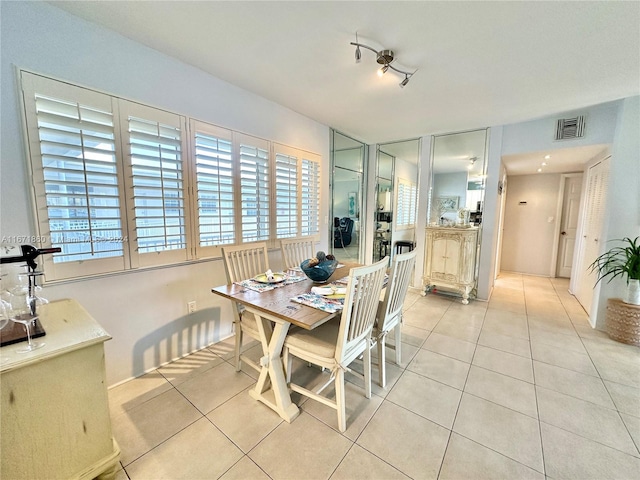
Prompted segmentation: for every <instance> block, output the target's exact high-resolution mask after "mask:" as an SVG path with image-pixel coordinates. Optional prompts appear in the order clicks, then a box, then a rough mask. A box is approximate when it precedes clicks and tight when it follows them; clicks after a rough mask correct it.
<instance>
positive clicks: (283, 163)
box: [275, 153, 298, 238]
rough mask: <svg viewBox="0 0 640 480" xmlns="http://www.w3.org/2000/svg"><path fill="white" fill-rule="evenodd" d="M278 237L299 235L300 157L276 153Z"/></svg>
mask: <svg viewBox="0 0 640 480" xmlns="http://www.w3.org/2000/svg"><path fill="white" fill-rule="evenodd" d="M275 158H276V215H277V218H276V238H288V237H295V236H297V235H298V159H297V158H296V157H294V156H291V155H285V154H283V153H276V154H275Z"/></svg>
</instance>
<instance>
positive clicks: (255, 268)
mask: <svg viewBox="0 0 640 480" xmlns="http://www.w3.org/2000/svg"><path fill="white" fill-rule="evenodd" d="M222 258H223V260H224V270H225V273H226V274H227V283H229V284H232V283H233V282H238V281H242V280H247V279H249V278H253V277H255V276H256V275H259V274H261V273H264V272H266V271H267V270H269V256H268V253H267V244H266V243H264V242H261V243H252V244H250V245H235V246H228V247H222ZM233 317H234V323H235V325H236V328H235V330H236V346H235V358H236V371H237V372H239V371H240V370H241V368H242V360H244V361H245V362H246V363H247V365H249V366H250V367H252V368H254V369H255V370H257V371H258V372H260V371H261V369H262V368H261V367H260V366H259V365H258V364H257V363H256V362H254V361H252V360H251V359H249V358H247V357H246V356H245V355H242V354H241V350H242V339H243V335H244V334H246V335H249V336H250V337H252V338H254V339H256V340H258V341H260V340H261V339H260V332H259V331H258V325H257V323H256V319H255V317H254V316H253V314H251V313H249V312H245V311H244V308H243V307H242V306H241V305H240V304H239V303H236V304H235V305H234V308H233Z"/></svg>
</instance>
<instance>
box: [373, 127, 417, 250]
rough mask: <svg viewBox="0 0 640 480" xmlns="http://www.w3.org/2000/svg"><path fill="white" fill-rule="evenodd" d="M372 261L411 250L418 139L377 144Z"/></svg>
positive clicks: (415, 201) (415, 205)
mask: <svg viewBox="0 0 640 480" xmlns="http://www.w3.org/2000/svg"><path fill="white" fill-rule="evenodd" d="M377 152H378V154H377V170H376V197H375V198H376V203H377V204H376V211H375V214H374V215H375V218H374V219H373V220H374V222H375V223H374V225H375V236H374V242H373V261H377V260H380V259H382V258H384V257H385V256H386V255H388V256H392V255H393V254H394V253H396V252H400V251H405V252H406V251H408V250H413V248H414V246H415V244H414V241H415V223H416V210H417V201H418V189H417V183H418V164H419V156H420V140H419V139H413V140H403V141H398V142H390V143H384V144H379V145H378V148H377Z"/></svg>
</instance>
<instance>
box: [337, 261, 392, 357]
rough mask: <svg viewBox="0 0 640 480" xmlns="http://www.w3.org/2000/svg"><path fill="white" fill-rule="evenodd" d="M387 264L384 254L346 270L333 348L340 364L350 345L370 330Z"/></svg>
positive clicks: (357, 341) (359, 340)
mask: <svg viewBox="0 0 640 480" xmlns="http://www.w3.org/2000/svg"><path fill="white" fill-rule="evenodd" d="M387 264H388V258H387V257H385V258H384V259H382V260H381V261H379V262H378V263H375V264H373V265H369V266H366V267H358V268H352V269H351V272H350V273H349V281H348V283H347V294H346V296H345V300H344V309H343V310H342V317H341V319H340V332H339V334H338V344H337V348H336V360H337V361H338V362H339V363H340V364H342V362H343V361H344V359H345V358H346V356H347V355H348V353H349V351H350V350H352V347H354V346H355V345H357V344H358V343H360V342H361V341H363V340H365V339H367V338H368V337H369V335H370V334H371V330H372V329H373V324H374V322H375V319H376V312H377V308H378V301H379V298H380V292H381V291H382V284H383V281H384V274H385V270H386V267H387Z"/></svg>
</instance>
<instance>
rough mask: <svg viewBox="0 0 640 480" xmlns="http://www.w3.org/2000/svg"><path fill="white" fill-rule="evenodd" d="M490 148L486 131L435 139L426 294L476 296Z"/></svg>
mask: <svg viewBox="0 0 640 480" xmlns="http://www.w3.org/2000/svg"><path fill="white" fill-rule="evenodd" d="M486 150H487V130H486V129H482V130H475V131H471V132H462V133H454V134H449V135H439V136H435V137H433V146H432V156H431V175H432V178H431V190H430V197H429V223H428V226H427V229H426V235H425V265H424V272H423V286H424V288H425V292H424V294H426V292H430V291H436V287H437V291H438V292H439V293H445V294H456V295H460V296H462V303H463V304H467V303H469V299H470V298H474V297H475V292H476V285H477V279H478V262H477V259H478V258H479V253H480V238H481V234H480V231H481V228H482V227H481V225H482V210H483V206H484V187H485V178H486V173H485V165H486V161H485V160H486Z"/></svg>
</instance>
